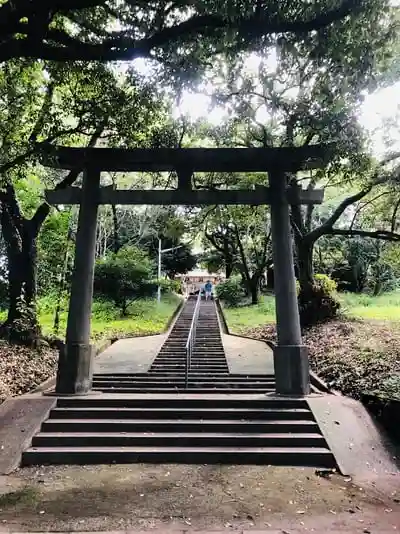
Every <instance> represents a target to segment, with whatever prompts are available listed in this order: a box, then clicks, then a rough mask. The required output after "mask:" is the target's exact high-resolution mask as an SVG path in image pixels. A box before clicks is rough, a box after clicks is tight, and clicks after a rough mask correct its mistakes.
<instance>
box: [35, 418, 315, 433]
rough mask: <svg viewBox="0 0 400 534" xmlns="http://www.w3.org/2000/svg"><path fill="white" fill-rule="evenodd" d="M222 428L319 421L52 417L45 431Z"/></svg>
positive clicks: (295, 428)
mask: <svg viewBox="0 0 400 534" xmlns="http://www.w3.org/2000/svg"><path fill="white" fill-rule="evenodd" d="M149 429H151V432H171V430H172V429H173V431H174V432H175V433H176V435H179V434H180V433H182V432H198V433H202V432H222V433H227V432H228V433H229V432H230V433H232V432H235V433H239V434H243V433H249V432H254V433H258V434H263V433H271V434H274V433H275V434H281V433H291V434H296V433H318V432H319V431H318V425H317V424H316V423H315V421H307V420H305V421H302V420H299V421H281V420H275V421H274V420H270V421H237V420H233V421H232V420H218V419H215V420H211V421H201V420H199V419H191V420H190V419H186V420H176V419H173V418H172V419H150V420H146V419H48V420H47V421H45V422H44V423H43V424H42V427H41V432H96V433H103V432H123V433H126V432H149Z"/></svg>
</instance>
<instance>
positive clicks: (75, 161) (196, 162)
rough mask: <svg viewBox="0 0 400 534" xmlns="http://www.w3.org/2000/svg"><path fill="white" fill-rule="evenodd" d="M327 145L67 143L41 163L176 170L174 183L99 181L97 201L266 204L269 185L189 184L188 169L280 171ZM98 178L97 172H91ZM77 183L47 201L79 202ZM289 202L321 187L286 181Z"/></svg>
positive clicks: (319, 157)
mask: <svg viewBox="0 0 400 534" xmlns="http://www.w3.org/2000/svg"><path fill="white" fill-rule="evenodd" d="M332 153H333V147H332V145H310V146H303V147H279V148H157V149H151V148H149V149H142V148H134V149H123V148H70V147H55V148H53V147H51V148H50V149H49V151H48V152H47V155H46V159H45V161H44V163H45V164H46V165H49V166H52V167H57V168H62V169H76V168H81V169H84V170H86V171H87V173H88V174H89V175H98V174H99V173H100V172H101V171H109V172H124V171H125V172H129V171H130V172H137V171H145V172H160V171H176V173H177V175H178V188H177V189H168V190H159V189H158V190H157V189H156V190H137V189H135V190H127V189H123V190H121V189H120V190H118V189H111V188H106V187H99V188H98V190H97V192H96V194H95V198H96V202H97V204H153V205H154V204H157V205H189V206H193V205H210V204H211V205H213V204H236V205H237V204H250V205H261V204H271V202H272V197H273V194H272V192H271V189H270V188H268V187H262V186H256V187H255V188H251V189H242V190H237V189H228V190H207V189H200V190H196V189H193V188H192V186H191V176H192V174H193V172H268V174H269V175H270V182H271V178H272V176H273V175H275V176H277V178H279V176H281V175H282V173H285V172H288V173H289V172H297V171H299V170H306V169H314V168H320V167H324V166H326V164H327V163H328V162H329V160H330V159H331V158H332ZM96 180H97V178H96ZM81 193H82V191H81V189H80V188H76V187H70V188H67V189H60V190H53V191H46V199H47V201H48V202H49V204H79V203H80V201H81ZM92 194H94V192H92ZM287 195H288V200H289V203H291V204H320V203H321V202H322V200H323V191H322V190H308V189H306V190H303V189H301V188H296V187H291V188H289V189H288V191H287Z"/></svg>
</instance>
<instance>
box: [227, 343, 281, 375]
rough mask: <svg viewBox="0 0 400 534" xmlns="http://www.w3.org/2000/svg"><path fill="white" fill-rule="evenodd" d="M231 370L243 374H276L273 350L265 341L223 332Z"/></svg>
mask: <svg viewBox="0 0 400 534" xmlns="http://www.w3.org/2000/svg"><path fill="white" fill-rule="evenodd" d="M221 336H222V343H223V345H224V350H225V356H226V359H227V362H228V366H229V371H230V372H231V373H233V374H241V375H262V374H266V375H269V374H274V359H273V354H272V350H271V349H270V348H269V347H268V345H267V344H266V343H264V342H263V341H258V340H256V339H249V338H245V337H239V336H230V335H228V334H221Z"/></svg>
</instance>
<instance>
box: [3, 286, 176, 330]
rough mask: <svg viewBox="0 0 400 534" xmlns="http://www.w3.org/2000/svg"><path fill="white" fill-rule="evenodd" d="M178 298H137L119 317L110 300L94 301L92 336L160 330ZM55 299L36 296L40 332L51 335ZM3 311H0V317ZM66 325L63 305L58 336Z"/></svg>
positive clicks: (171, 296)
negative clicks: (125, 315) (157, 299)
mask: <svg viewBox="0 0 400 534" xmlns="http://www.w3.org/2000/svg"><path fill="white" fill-rule="evenodd" d="M178 304H179V298H178V297H177V296H176V295H171V294H169V295H165V296H164V297H163V299H162V300H161V302H160V304H158V303H157V301H156V300H155V299H140V300H136V301H134V302H133V303H132V304H131V305H130V306H129V310H128V312H129V315H128V316H127V317H121V314H120V311H119V310H118V309H117V308H116V307H115V306H114V305H113V303H111V302H106V301H95V302H94V303H93V310H92V339H93V340H100V339H103V338H110V337H128V336H141V335H148V334H159V333H160V332H162V331H163V330H164V328H165V326H166V324H167V322H168V320H169V319H170V318H171V316H172V314H173V313H174V311H175V310H176V308H177V306H178ZM54 309H55V303H54V299H51V298H42V299H39V303H38V311H39V320H40V325H41V327H42V332H43V334H44V335H45V336H53V335H54V334H53V324H54ZM4 318H5V312H2V313H1V314H0V320H2V319H4ZM66 325H67V307H66V303H65V305H64V306H63V309H62V312H61V317H60V329H59V332H58V335H57V337H60V338H64V336H65V329H66Z"/></svg>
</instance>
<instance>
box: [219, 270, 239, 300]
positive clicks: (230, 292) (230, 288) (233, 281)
mask: <svg viewBox="0 0 400 534" xmlns="http://www.w3.org/2000/svg"><path fill="white" fill-rule="evenodd" d="M215 293H216V295H217V297H218V298H219V299H221V300H222V301H223V302H224V304H225V305H226V306H237V305H238V304H239V302H240V301H241V299H242V298H243V289H242V285H241V279H240V277H238V276H233V277H231V278H228V280H225V281H224V282H221V283H219V284H218V285H217V286H216V288H215Z"/></svg>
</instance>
